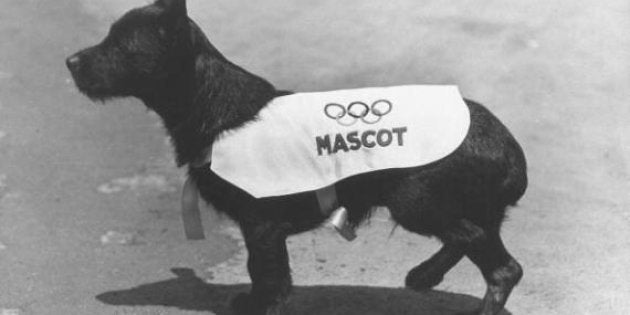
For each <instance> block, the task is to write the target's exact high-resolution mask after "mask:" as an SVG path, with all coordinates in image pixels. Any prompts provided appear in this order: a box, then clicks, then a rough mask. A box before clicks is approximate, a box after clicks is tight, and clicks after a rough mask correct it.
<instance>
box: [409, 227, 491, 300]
mask: <svg viewBox="0 0 630 315" xmlns="http://www.w3.org/2000/svg"><path fill="white" fill-rule="evenodd" d="M439 238H440V239H441V240H442V242H443V243H444V245H443V246H442V248H441V249H440V250H439V251H438V252H437V253H435V254H434V255H433V256H432V257H431V258H429V259H428V260H426V261H424V262H422V263H421V264H419V265H418V266H416V267H414V268H413V269H411V270H410V271H409V273H408V274H407V277H406V278H405V285H406V286H407V287H408V288H410V289H413V290H416V291H423V290H429V289H431V288H433V287H434V286H436V285H438V284H439V283H440V282H442V279H443V278H444V275H445V274H446V273H447V272H448V271H449V270H451V268H453V267H454V266H455V265H456V264H457V263H458V262H459V261H460V260H461V259H462V258H463V257H464V254H465V253H466V249H467V248H469V247H470V246H471V245H472V244H474V243H478V242H480V241H481V240H483V239H484V238H485V233H484V232H483V230H482V229H481V228H480V227H478V226H476V225H475V224H473V223H472V222H470V221H468V220H465V219H464V220H461V221H459V222H458V223H457V224H456V225H455V226H453V227H452V228H450V229H448V230H446V231H445V232H444V233H442V234H441V235H439Z"/></svg>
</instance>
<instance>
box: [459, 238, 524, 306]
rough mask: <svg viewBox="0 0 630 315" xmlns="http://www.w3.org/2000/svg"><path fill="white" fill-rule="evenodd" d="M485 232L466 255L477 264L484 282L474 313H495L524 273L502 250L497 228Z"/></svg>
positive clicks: (505, 251) (504, 250)
mask: <svg viewBox="0 0 630 315" xmlns="http://www.w3.org/2000/svg"><path fill="white" fill-rule="evenodd" d="M486 233H487V237H486V239H484V240H482V241H481V242H480V243H478V244H475V245H474V246H472V247H471V248H470V249H468V250H467V251H466V256H468V258H470V260H472V262H473V263H474V264H475V265H477V267H479V269H480V270H481V273H482V274H483V277H484V279H485V280H486V284H487V290H486V294H485V296H484V298H483V302H482V304H481V308H480V310H478V311H477V312H476V314H481V315H496V314H498V313H499V312H500V311H501V310H502V309H503V306H504V305H505V302H506V301H507V299H508V296H509V295H510V293H511V292H512V288H514V286H515V285H516V284H517V283H518V282H519V280H520V279H521V277H522V276H523V269H522V268H521V266H520V265H519V263H518V262H517V261H516V260H515V259H514V258H513V257H512V256H511V255H510V254H509V253H508V251H507V250H506V249H505V246H504V245H503V242H502V240H501V237H500V236H499V231H498V229H495V230H494V231H486Z"/></svg>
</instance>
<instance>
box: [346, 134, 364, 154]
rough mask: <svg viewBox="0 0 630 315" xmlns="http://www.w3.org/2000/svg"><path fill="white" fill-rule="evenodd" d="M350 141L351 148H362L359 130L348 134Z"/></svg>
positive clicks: (354, 149)
mask: <svg viewBox="0 0 630 315" xmlns="http://www.w3.org/2000/svg"><path fill="white" fill-rule="evenodd" d="M347 138H348V142H350V150H352V151H356V150H358V149H360V148H361V139H359V132H358V131H353V132H350V133H348V135H347Z"/></svg>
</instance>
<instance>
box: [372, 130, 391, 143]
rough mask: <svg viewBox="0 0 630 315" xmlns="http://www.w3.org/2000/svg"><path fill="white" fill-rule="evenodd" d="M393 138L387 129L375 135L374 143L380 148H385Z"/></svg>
mask: <svg viewBox="0 0 630 315" xmlns="http://www.w3.org/2000/svg"><path fill="white" fill-rule="evenodd" d="M392 140H393V137H392V132H391V131H389V130H387V129H381V130H379V131H378V134H376V142H377V143H378V145H380V146H381V147H386V146H388V145H390V144H391V143H392Z"/></svg>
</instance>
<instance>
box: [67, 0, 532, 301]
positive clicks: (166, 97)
mask: <svg viewBox="0 0 630 315" xmlns="http://www.w3.org/2000/svg"><path fill="white" fill-rule="evenodd" d="M66 62H67V65H68V68H69V69H70V71H71V72H72V75H73V77H74V79H75V81H76V84H77V86H78V88H79V89H80V90H81V91H82V92H83V93H85V94H86V95H87V96H89V97H90V98H92V99H96V100H106V99H108V98H111V97H123V96H134V97H138V98H140V99H141V100H142V101H144V103H145V104H146V105H147V106H148V107H149V108H150V109H152V110H154V111H155V112H157V113H158V114H159V115H160V117H161V118H162V119H163V121H164V125H165V126H166V129H167V130H168V132H169V134H170V135H171V138H172V140H173V144H174V147H175V150H176V153H177V163H178V165H179V166H183V165H189V174H190V176H191V177H192V178H193V179H194V181H195V182H196V184H197V187H198V188H199V190H200V192H201V195H202V197H203V198H204V199H205V200H207V201H209V202H211V203H212V204H214V205H215V206H216V207H217V209H218V210H219V211H222V212H224V213H226V214H227V215H228V216H229V217H231V218H232V219H234V220H235V221H236V222H238V224H239V225H240V227H241V230H242V233H243V235H244V238H245V242H246V245H247V249H248V251H249V260H248V263H247V268H248V270H249V273H250V276H251V279H252V289H251V292H250V293H248V294H242V295H240V296H238V297H236V298H235V299H234V304H233V305H234V307H235V309H236V310H237V311H238V312H240V313H243V314H278V313H280V312H281V309H282V305H283V304H284V303H285V301H286V298H287V296H288V295H289V291H290V289H291V276H290V270H289V260H288V254H287V248H286V245H285V241H286V239H287V237H288V236H290V235H292V234H296V233H300V232H303V231H307V230H310V229H313V228H316V227H318V226H319V225H321V224H322V222H324V220H325V219H326V216H325V215H324V214H322V213H321V212H320V210H319V207H318V204H317V200H316V197H315V194H314V193H302V194H298V195H291V196H284V197H275V198H265V199H255V198H253V197H252V196H251V195H249V194H247V193H246V192H244V191H242V190H240V189H239V188H237V187H235V186H233V185H231V184H230V183H228V182H225V181H224V180H222V179H221V178H219V177H218V176H217V175H216V174H214V173H213V172H212V171H211V170H210V169H209V167H194V166H193V165H194V164H195V163H194V162H195V161H197V160H199V159H203V157H204V154H205V153H204V152H205V149H206V148H208V147H209V146H210V145H211V144H212V143H213V141H214V139H215V138H216V137H217V136H218V135H219V134H221V133H222V132H224V131H226V130H228V129H233V128H238V127H239V126H241V125H243V124H244V123H246V122H249V121H252V120H254V119H256V115H257V113H258V111H259V110H260V109H261V108H262V107H264V106H265V105H266V104H267V103H268V102H269V101H270V100H272V99H273V98H275V97H277V96H279V95H284V94H287V93H288V92H283V91H278V90H276V89H275V88H274V87H273V86H272V85H271V84H270V83H269V82H267V81H265V80H264V79H262V78H260V77H258V76H255V75H253V74H251V73H249V72H247V71H245V70H243V69H242V68H240V67H238V66H237V65H235V64H233V63H231V62H230V61H228V60H227V59H226V58H225V57H224V56H223V55H221V53H219V51H218V50H217V49H215V48H214V47H213V46H212V44H210V42H209V41H208V40H207V39H206V37H205V36H204V34H203V33H202V31H201V30H200V29H199V27H197V25H196V24H195V23H194V22H193V21H192V20H190V19H189V18H188V16H187V12H186V3H185V1H184V0H158V1H157V2H156V3H154V4H152V5H148V6H145V7H141V8H137V9H134V10H131V11H130V12H128V13H127V14H125V15H124V16H123V17H122V18H120V19H119V20H118V21H117V22H116V23H114V24H113V25H112V27H111V30H110V32H109V34H108V35H107V37H106V38H105V39H104V41H103V42H102V43H100V44H98V45H96V46H94V47H91V48H87V49H85V50H82V51H80V52H78V53H77V54H75V55H73V56H71V57H69V58H68V59H67V61H66ZM466 103H467V104H468V107H469V109H470V113H471V118H472V124H471V126H470V131H469V133H468V136H467V137H466V139H465V141H464V142H463V144H462V145H461V146H460V147H459V148H458V149H457V150H456V151H455V152H454V153H452V154H451V155H449V156H448V157H446V158H444V159H442V160H440V161H438V162H435V163H433V164H431V165H428V166H423V167H418V168H412V169H402V170H388V171H383V172H376V173H370V174H366V175H360V176H355V177H352V178H348V179H345V180H343V181H341V182H340V183H338V185H337V191H338V196H339V202H340V204H341V205H343V206H345V207H346V208H347V209H348V211H349V220H350V222H351V223H352V224H353V225H355V226H356V225H358V224H359V223H360V222H361V221H362V220H364V219H365V218H367V217H368V216H369V215H370V212H371V210H372V209H374V207H375V206H385V207H387V208H388V209H389V211H390V212H391V215H392V217H393V219H394V220H395V221H396V222H397V223H398V224H399V225H401V226H402V227H404V228H405V229H407V230H409V231H412V232H416V233H419V234H423V235H427V236H436V237H437V238H439V239H440V240H441V241H442V242H443V243H444V246H443V248H442V249H441V250H440V251H439V252H437V253H436V254H435V255H434V256H433V257H431V258H430V259H428V260H427V261H425V262H423V263H421V264H419V265H418V266H417V267H415V268H413V269H412V270H411V271H410V272H409V274H408V275H407V278H406V285H407V286H408V287H410V288H412V289H414V290H426V289H429V288H431V287H433V286H435V285H437V284H438V283H439V282H440V281H441V280H442V277H443V275H444V274H445V273H446V272H447V271H448V270H449V269H450V268H451V267H453V266H454V265H455V264H457V262H458V261H459V260H461V259H462V257H464V256H467V257H468V258H470V259H471V260H472V261H473V262H474V263H475V264H476V265H477V266H478V267H479V269H480V270H481V272H482V274H483V276H484V278H485V280H486V282H487V285H488V289H487V293H486V295H485V297H484V300H483V304H482V306H481V308H480V310H478V313H480V314H497V313H498V312H499V311H500V310H501V309H502V308H503V306H504V304H505V302H506V300H507V297H508V295H509V294H510V292H511V290H512V288H513V287H514V286H515V285H516V283H517V282H518V281H519V280H520V278H521V276H522V269H521V267H520V266H519V264H518V263H517V262H516V260H514V258H512V256H510V254H509V253H508V252H507V250H506V249H505V247H504V246H503V243H502V241H501V238H500V236H499V230H500V226H501V223H502V221H503V219H504V216H505V211H506V207H507V206H508V205H512V204H515V203H516V201H517V200H518V199H519V198H520V197H521V196H522V195H523V193H524V192H525V188H526V186H527V177H526V164H525V158H524V156H523V152H522V150H521V148H520V146H519V145H518V143H517V142H516V140H515V139H514V138H513V137H512V135H511V134H510V133H509V131H508V130H507V129H506V128H505V127H504V126H503V125H502V124H501V122H499V120H498V119H497V118H496V117H494V116H493V115H492V114H491V113H490V112H489V111H488V110H487V109H485V108H484V107H483V106H481V105H479V104H477V103H475V102H472V101H466ZM270 180H273V179H270Z"/></svg>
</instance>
